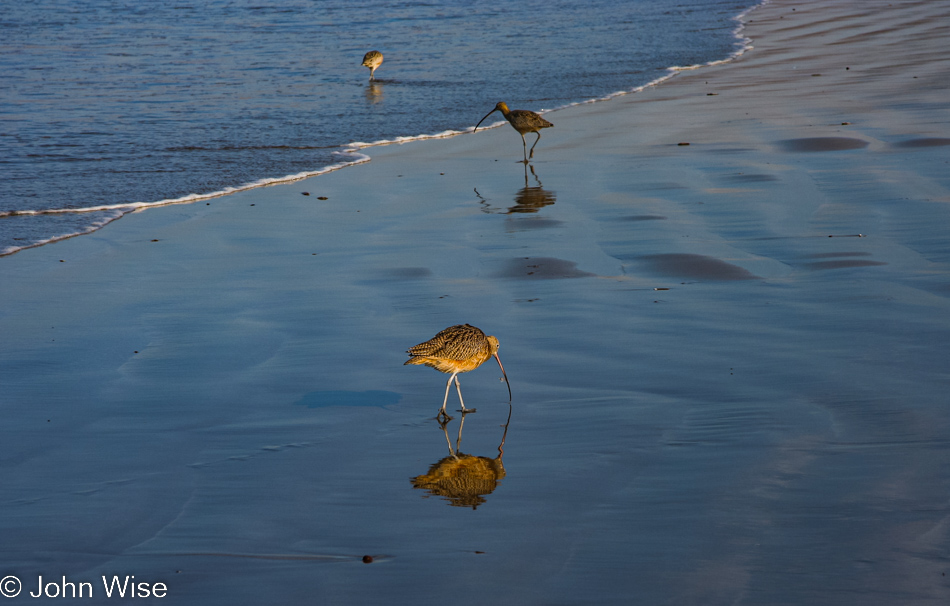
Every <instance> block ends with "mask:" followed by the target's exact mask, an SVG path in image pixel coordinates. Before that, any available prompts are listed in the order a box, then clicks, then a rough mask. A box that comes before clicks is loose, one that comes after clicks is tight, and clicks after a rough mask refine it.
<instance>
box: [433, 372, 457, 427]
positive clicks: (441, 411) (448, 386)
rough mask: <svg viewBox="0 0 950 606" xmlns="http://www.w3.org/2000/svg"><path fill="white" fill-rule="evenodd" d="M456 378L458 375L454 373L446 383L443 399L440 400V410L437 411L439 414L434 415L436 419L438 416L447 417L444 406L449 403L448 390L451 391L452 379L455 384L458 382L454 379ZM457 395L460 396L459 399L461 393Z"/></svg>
mask: <svg viewBox="0 0 950 606" xmlns="http://www.w3.org/2000/svg"><path fill="white" fill-rule="evenodd" d="M457 376H458V373H457V372H456V373H452V376H451V377H449V380H448V382H447V383H446V384H445V399H444V400H442V408H441V409H440V410H439V414H438V415H436V416H437V417H438V416H439V415H445V416H449V415H448V414H447V413H446V412H445V405H446V404H448V403H449V390H450V389H452V379H455V380H456V382H457V381H458V379H457V378H456V377H457ZM459 394H460V395H459V397H461V392H459Z"/></svg>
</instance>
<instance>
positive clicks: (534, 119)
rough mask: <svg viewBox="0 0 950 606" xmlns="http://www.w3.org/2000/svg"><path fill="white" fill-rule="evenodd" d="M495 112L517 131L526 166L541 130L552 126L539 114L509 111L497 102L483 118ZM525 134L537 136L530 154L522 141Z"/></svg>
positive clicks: (538, 139) (532, 154)
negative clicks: (499, 113)
mask: <svg viewBox="0 0 950 606" xmlns="http://www.w3.org/2000/svg"><path fill="white" fill-rule="evenodd" d="M495 112H501V115H502V116H504V117H505V120H507V121H508V122H509V123H511V126H512V128H514V129H515V130H516V131H518V134H519V135H521V146H522V147H523V148H524V153H525V156H524V161H525V164H527V163H528V158H533V157H534V145H537V144H538V141H540V140H541V129H542V128H550V127H552V126H554V125H553V124H551V123H550V122H548V121H547V120H545V119H544V118H542V117H541V116H540V115H539V114H536V113H534V112H532V111H528V110H526V109H513V110H509V109H508V106H507V105H505V102H504V101H499V102H498V105H496V106H495V109H493V110H491V111H490V112H488V113H487V114H485V118H487V117H488V116H490V115H492V114H493V113H495ZM485 118H482V119H481V120H479V121H478V124H476V125H475V130H473V131H472V132H475V131H477V130H478V127H479V125H481V123H482V122H484V121H485ZM525 133H534V134H536V135H537V136H538V138H537V139H535V140H534V145H532V146H531V153H530V154H529V153H528V144H527V143H526V142H525V140H524V135H525Z"/></svg>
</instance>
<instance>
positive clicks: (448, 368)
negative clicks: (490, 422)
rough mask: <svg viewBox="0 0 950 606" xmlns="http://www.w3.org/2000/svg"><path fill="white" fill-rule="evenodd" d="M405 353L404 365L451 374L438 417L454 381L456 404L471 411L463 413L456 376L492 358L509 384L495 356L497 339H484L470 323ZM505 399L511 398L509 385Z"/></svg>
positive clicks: (499, 361)
mask: <svg viewBox="0 0 950 606" xmlns="http://www.w3.org/2000/svg"><path fill="white" fill-rule="evenodd" d="M407 353H408V354H409V356H410V358H409V359H408V360H406V362H405V364H407V365H416V364H423V365H425V366H429V367H430V368H434V369H436V370H438V371H439V372H444V373H446V374H451V375H452V376H451V377H449V380H448V383H446V385H445V400H444V401H443V402H442V409H441V410H440V411H439V414H440V415H444V414H445V405H446V403H447V402H448V400H449V389H450V388H451V386H452V380H453V379H454V380H455V387H456V389H457V390H458V394H459V401H460V402H461V403H462V412H471V411H467V410H466V408H465V402H464V401H463V400H462V388H461V387H460V386H459V381H458V375H459V373H463V372H469V371H471V370H475V369H476V368H478V367H479V366H481V365H482V364H483V363H484V362H485V361H486V360H487V359H488V358H490V357H492V356H494V357H495V359H496V360H497V361H498V366H499V368H501V372H502V374H503V375H505V382H506V383H507V382H508V375H507V374H505V367H504V366H502V365H501V358H499V357H498V339H496V338H495V337H492V336H486V335H485V333H484V332H482V331H481V330H480V329H478V328H476V327H474V326H472V325H470V324H457V325H455V326H449V327H448V328H446V329H445V330H442V331H440V332H439V334H437V335H436V336H434V337H432V338H431V339H429V340H428V341H425V342H423V343H419V344H418V345H413V346H412V347H410V348H409V350H408V352H407ZM508 398H509V399H510V398H511V386H510V385H509V386H508Z"/></svg>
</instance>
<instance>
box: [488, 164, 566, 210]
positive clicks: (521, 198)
mask: <svg viewBox="0 0 950 606" xmlns="http://www.w3.org/2000/svg"><path fill="white" fill-rule="evenodd" d="M529 169H530V170H531V176H532V177H534V181H535V183H537V185H530V184H529V182H528V170H529ZM475 195H476V196H478V199H479V200H480V201H481V202H480V204H481V205H482V207H483V208H482V212H485V213H488V214H495V213H500V212H503V213H504V214H506V215H512V214H519V213H536V212H538V211H539V210H541V209H542V208H544V207H545V206H550V205H552V204H554V203H555V202H556V201H557V194H556V193H555V192H553V191H551V190H548V189H544V187H543V186H542V184H541V179H540V178H539V177H538V174H537V173H536V172H534V165H532V164H525V167H524V187H522V188H521V189H519V190H518V191H517V192H516V193H515V204H514V206H509V207H508V208H507V209H506V210H504V211H502V210H501V209H494V208H492V205H491V204H490V203H489V201H488V200H486V199H485V198H484V197H482V195H481V194H480V193H478V188H476V189H475Z"/></svg>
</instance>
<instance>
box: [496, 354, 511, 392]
mask: <svg viewBox="0 0 950 606" xmlns="http://www.w3.org/2000/svg"><path fill="white" fill-rule="evenodd" d="M494 355H495V359H496V360H498V368H500V369H501V374H502V375H503V376H504V377H505V385H507V386H508V401H509V402H511V383H509V382H508V373H506V372H505V367H504V366H502V365H501V358H499V357H498V354H497V353H496V354H494Z"/></svg>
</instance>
